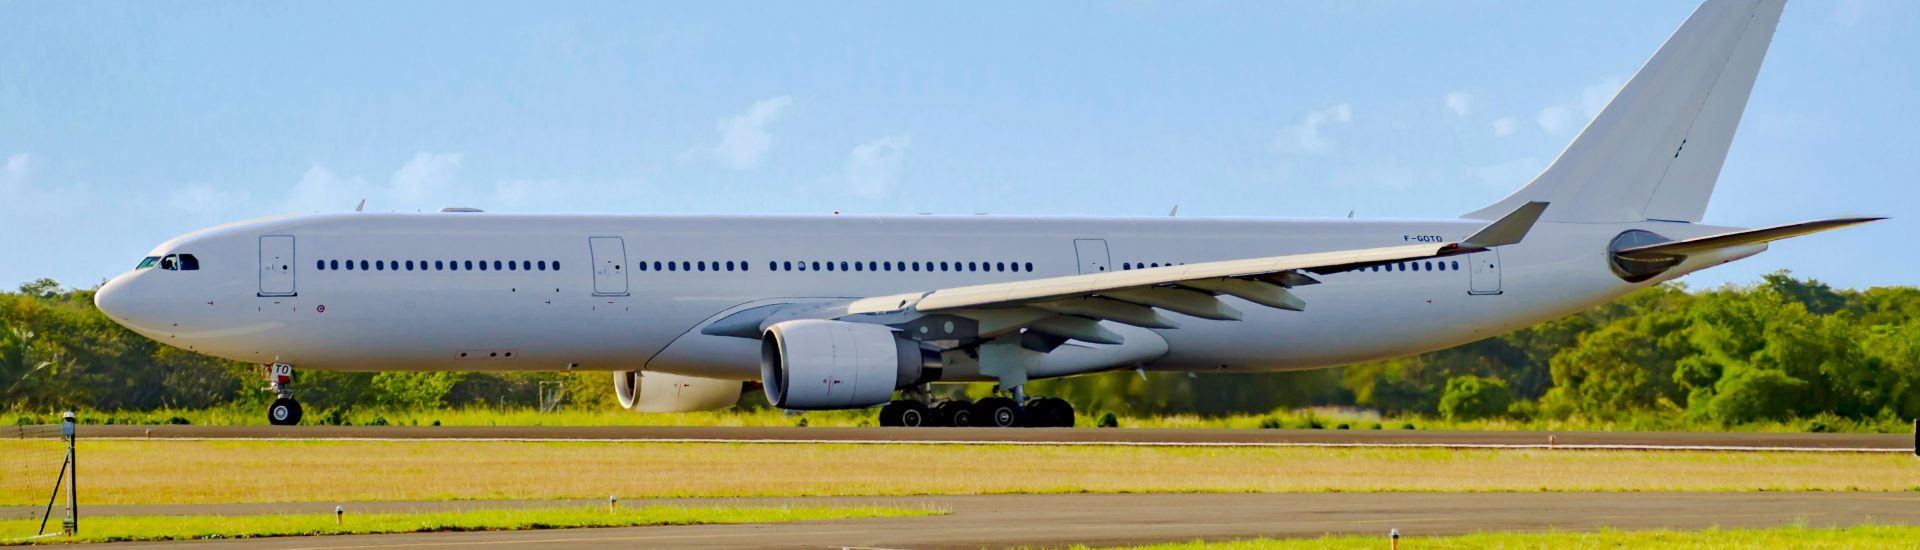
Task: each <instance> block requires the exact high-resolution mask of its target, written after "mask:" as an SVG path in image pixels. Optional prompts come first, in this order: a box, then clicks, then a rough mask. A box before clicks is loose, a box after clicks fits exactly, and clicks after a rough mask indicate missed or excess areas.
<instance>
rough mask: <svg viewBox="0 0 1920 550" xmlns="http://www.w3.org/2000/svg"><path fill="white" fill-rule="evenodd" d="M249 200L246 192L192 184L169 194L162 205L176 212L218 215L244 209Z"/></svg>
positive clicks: (204, 184)
mask: <svg viewBox="0 0 1920 550" xmlns="http://www.w3.org/2000/svg"><path fill="white" fill-rule="evenodd" d="M249 198H250V197H249V195H248V194H247V192H245V191H227V190H224V189H220V188H217V187H214V186H213V185H212V184H206V183H192V184H188V185H186V186H184V187H180V188H177V189H174V190H173V191H170V192H168V193H167V198H166V200H165V201H164V202H163V203H162V205H163V206H165V207H166V208H167V209H168V210H173V211H176V212H185V213H189V214H202V215H204V214H218V213H222V212H228V211H232V210H236V209H240V208H243V207H244V205H245V204H246V203H247V201H248V199H249Z"/></svg>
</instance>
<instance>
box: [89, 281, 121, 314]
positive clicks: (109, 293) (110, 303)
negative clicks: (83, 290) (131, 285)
mask: <svg viewBox="0 0 1920 550" xmlns="http://www.w3.org/2000/svg"><path fill="white" fill-rule="evenodd" d="M127 302H128V298H127V278H126V277H115V278H114V279H113V280H111V281H107V284H104V285H100V290H99V291H98V292H94V293H93V307H96V308H99V309H100V312H101V313H105V314H107V318H108V319H112V320H114V321H119V320H121V319H125V318H126V316H127V305H128V304H127Z"/></svg>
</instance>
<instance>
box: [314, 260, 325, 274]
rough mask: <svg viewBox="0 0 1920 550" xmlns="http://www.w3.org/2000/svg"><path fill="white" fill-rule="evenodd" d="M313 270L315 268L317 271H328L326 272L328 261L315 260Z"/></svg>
mask: <svg viewBox="0 0 1920 550" xmlns="http://www.w3.org/2000/svg"><path fill="white" fill-rule="evenodd" d="M313 268H314V269H316V270H319V271H326V270H327V261H326V260H314V261H313Z"/></svg>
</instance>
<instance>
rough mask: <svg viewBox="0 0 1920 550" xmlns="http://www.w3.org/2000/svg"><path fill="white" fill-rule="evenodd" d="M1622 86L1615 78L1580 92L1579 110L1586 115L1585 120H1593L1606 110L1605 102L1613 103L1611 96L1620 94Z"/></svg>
mask: <svg viewBox="0 0 1920 550" xmlns="http://www.w3.org/2000/svg"><path fill="white" fill-rule="evenodd" d="M1622 85H1624V83H1622V82H1621V81H1620V77H1617V76H1616V77H1612V78H1608V79H1607V80H1606V81H1605V82H1601V83H1599V84H1594V85H1592V86H1588V87H1586V89H1583V90H1580V108H1581V109H1582V111H1583V112H1585V113H1586V114H1587V120H1593V116H1594V115H1598V114H1600V110H1601V109H1605V108H1607V102H1610V101H1613V95H1614V94H1617V93H1620V86H1622Z"/></svg>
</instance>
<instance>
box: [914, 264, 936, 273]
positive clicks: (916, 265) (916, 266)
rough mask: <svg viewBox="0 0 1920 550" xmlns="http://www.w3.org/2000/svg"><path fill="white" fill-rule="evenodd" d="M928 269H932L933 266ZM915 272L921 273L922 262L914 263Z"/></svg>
mask: <svg viewBox="0 0 1920 550" xmlns="http://www.w3.org/2000/svg"><path fill="white" fill-rule="evenodd" d="M928 267H932V266H931V265H929V266H928ZM913 270H914V271H916V272H918V271H920V262H913Z"/></svg>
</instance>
